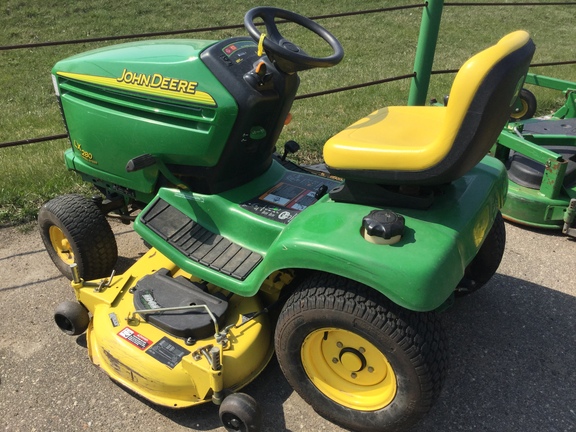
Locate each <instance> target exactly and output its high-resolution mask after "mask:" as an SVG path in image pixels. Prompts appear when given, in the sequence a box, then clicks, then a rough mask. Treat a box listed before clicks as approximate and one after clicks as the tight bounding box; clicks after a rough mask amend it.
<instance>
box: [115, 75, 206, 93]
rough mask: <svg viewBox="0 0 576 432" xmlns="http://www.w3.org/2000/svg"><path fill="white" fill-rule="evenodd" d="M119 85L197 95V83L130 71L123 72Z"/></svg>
mask: <svg viewBox="0 0 576 432" xmlns="http://www.w3.org/2000/svg"><path fill="white" fill-rule="evenodd" d="M116 81H118V82H119V83H126V84H132V85H135V86H139V87H147V88H151V89H162V90H169V91H173V92H178V93H188V94H195V93H196V87H197V86H198V83H197V82H194V81H186V80H182V79H176V78H169V77H165V76H163V75H160V74H157V73H156V74H153V75H147V74H139V73H137V72H131V71H129V70H128V69H124V70H123V71H122V75H121V76H120V77H119V78H118V79H117V80H116Z"/></svg>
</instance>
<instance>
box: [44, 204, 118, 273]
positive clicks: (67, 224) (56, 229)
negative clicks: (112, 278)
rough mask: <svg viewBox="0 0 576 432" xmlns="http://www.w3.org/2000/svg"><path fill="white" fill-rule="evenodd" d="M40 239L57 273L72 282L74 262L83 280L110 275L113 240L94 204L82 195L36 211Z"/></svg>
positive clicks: (115, 253) (114, 252)
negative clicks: (71, 268)
mask: <svg viewBox="0 0 576 432" xmlns="http://www.w3.org/2000/svg"><path fill="white" fill-rule="evenodd" d="M38 226H39V229H40V236H41V237H42V240H43V242H44V246H45V247H46V250H47V252H48V255H50V258H51V259H52V261H53V262H54V264H56V267H58V269H59V270H60V272H61V273H62V274H63V275H64V276H66V277H67V278H68V279H72V271H71V270H70V264H72V263H76V264H77V265H78V271H79V274H80V277H82V278H83V279H84V280H91V279H97V278H101V277H105V276H108V275H110V273H111V272H112V270H113V269H114V265H115V264H116V260H117V259H118V248H117V246H116V238H115V237H114V233H113V232H112V229H111V228H110V224H109V223H108V221H107V220H106V217H105V216H104V215H103V214H102V212H101V211H100V209H99V208H98V206H97V205H96V203H94V202H93V201H91V200H89V199H88V198H85V197H83V196H81V195H76V194H69V195H61V196H59V197H56V198H54V199H52V200H50V201H48V202H47V203H46V204H44V205H43V206H42V207H41V208H40V211H39V212H38Z"/></svg>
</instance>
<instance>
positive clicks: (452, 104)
mask: <svg viewBox="0 0 576 432" xmlns="http://www.w3.org/2000/svg"><path fill="white" fill-rule="evenodd" d="M534 51H535V46H534V43H533V42H532V40H531V39H530V36H529V35H528V33H527V32H525V31H522V30H519V31H516V32H513V33H510V34H508V35H507V36H505V37H503V38H502V39H500V41H499V42H498V43H497V44H496V45H493V46H491V47H489V48H487V49H485V50H483V51H481V52H480V53H478V54H476V55H475V56H473V57H472V58H470V59H469V60H468V61H467V62H466V63H464V65H463V66H462V67H461V68H460V70H459V71H458V74H457V75H456V78H455V79H454V83H453V84H452V88H451V90H450V98H449V101H448V106H447V111H446V119H445V122H444V125H443V127H442V131H441V133H440V135H441V136H440V139H443V140H448V141H447V142H452V143H453V144H452V146H451V149H450V151H449V152H448V154H447V155H446V157H445V158H444V159H443V160H442V161H441V162H440V163H439V164H438V165H436V166H434V167H432V168H430V169H429V170H425V171H423V172H421V173H420V175H418V174H417V173H412V176H413V175H414V174H417V175H416V177H421V180H422V184H441V183H448V182H451V181H453V180H455V179H457V178H458V177H461V176H462V175H464V174H465V173H466V172H467V171H469V170H470V169H471V168H472V167H473V166H474V165H476V164H477V163H478V162H480V160H481V159H482V158H483V157H484V156H485V155H486V154H487V153H488V151H489V150H490V147H491V146H492V145H493V144H494V143H495V142H496V139H497V138H498V135H499V134H500V132H501V131H502V129H503V127H504V126H505V124H506V122H507V121H508V119H509V117H510V114H511V112H512V108H513V105H514V102H515V100H516V98H517V97H518V93H519V92H520V89H521V88H522V85H523V84H524V80H525V78H526V73H527V72H528V67H529V66H530V61H531V60H532V56H533V54H534ZM412 180H414V179H413V178H412ZM411 183H413V181H411Z"/></svg>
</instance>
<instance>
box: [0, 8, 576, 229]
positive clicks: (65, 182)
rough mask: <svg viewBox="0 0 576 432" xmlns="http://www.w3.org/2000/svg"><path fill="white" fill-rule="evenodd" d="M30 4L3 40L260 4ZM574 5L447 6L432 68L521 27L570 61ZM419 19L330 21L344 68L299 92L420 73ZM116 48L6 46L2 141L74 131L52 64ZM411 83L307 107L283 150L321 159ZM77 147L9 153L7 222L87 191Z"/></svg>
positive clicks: (217, 13)
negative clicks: (64, 115)
mask: <svg viewBox="0 0 576 432" xmlns="http://www.w3.org/2000/svg"><path fill="white" fill-rule="evenodd" d="M31 3H33V2H29V1H24V0H6V1H5V2H4V5H3V6H2V8H1V9H0V17H1V18H2V24H3V25H2V26H1V28H0V45H16V44H25V43H33V42H44V41H58V40H72V39H80V38H91V37H102V36H110V35H126V34H132V33H144V32H154V31H169V30H179V29H184V28H200V27H208V26H217V25H228V24H240V23H241V22H242V19H243V15H244V13H245V11H247V10H248V9H249V8H251V7H254V6H257V5H258V3H256V2H254V1H235V2H233V3H232V4H231V3H230V2H228V3H226V7H222V2H217V1H214V0H206V1H203V2H187V3H186V2H184V3H182V2H181V1H176V0H163V1H162V2H142V1H135V0H124V1H123V2H115V1H114V2H113V1H111V0H93V1H92V2H80V3H79V2H77V1H71V0H58V1H56V0H44V1H43V2H34V3H35V4H31ZM414 3H416V2H414ZM266 4H267V5H272V6H274V5H276V6H279V7H283V8H285V9H289V10H294V11H296V12H299V13H301V14H304V15H308V16H314V15H324V14H327V13H338V12H346V11H355V10H361V9H362V10H365V9H374V8H380V7H383V6H386V7H388V6H394V5H404V4H413V2H411V1H409V0H403V1H400V0H391V1H388V2H386V3H385V4H384V5H383V3H382V2H381V1H376V0H368V1H363V2H361V3H358V2H355V1H352V0H343V1H340V2H337V3H335V2H333V1H327V0H316V1H314V2H306V3H304V2H297V1H296V0H284V1H278V0H270V1H267V2H266ZM566 8H571V9H570V11H572V9H574V10H576V7H573V6H548V7H542V6H525V7H515V8H512V7H506V6H499V7H445V9H444V15H443V21H442V26H441V32H440V39H439V41H438V48H437V51H436V59H435V64H434V68H435V69H452V68H457V67H459V66H460V65H461V64H462V63H463V62H464V61H465V60H466V59H467V58H468V57H469V56H470V55H472V54H473V53H474V52H477V51H479V50H480V49H482V48H484V47H486V46H488V45H490V44H492V43H494V42H495V41H496V40H497V39H498V38H499V37H501V36H503V35H504V34H505V33H507V32H509V31H512V30H515V29H518V28H523V29H526V30H528V31H529V32H530V33H531V34H532V36H533V39H534V40H535V42H536V44H537V53H536V55H535V58H534V62H536V63H538V62H549V61H562V60H572V58H567V57H566V56H567V55H568V56H569V55H570V54H569V53H570V51H567V50H566V49H565V45H566V43H563V42H560V43H559V42H558V41H567V40H568V41H569V40H571V39H572V38H571V36H572V34H571V32H572V25H571V22H570V20H566V19H565V17H566V14H567V11H566ZM420 19H421V10H420V9H409V10H401V11H394V12H389V13H375V14H370V15H359V16H352V17H339V18H333V19H323V20H321V21H320V24H322V25H323V26H325V27H327V28H328V29H329V30H330V31H331V32H332V33H334V34H335V35H336V36H337V37H338V38H339V40H340V41H341V42H342V44H343V45H344V48H345V51H346V56H345V58H344V60H343V61H342V63H341V64H340V65H338V66H337V67H334V68H331V69H325V70H324V69H323V70H319V69H316V70H312V71H307V72H303V73H301V87H300V90H299V94H306V93H310V92H315V91H319V90H325V89H330V88H335V87H340V86H346V85H351V84H358V83H362V82H367V81H372V80H378V79H382V78H386V77H391V76H396V75H402V74H406V73H410V72H411V70H412V63H413V58H414V53H415V49H416V40H417V35H418V28H419V24H420ZM282 31H284V32H286V34H288V35H289V37H290V38H293V39H294V40H295V41H296V42H297V43H299V44H301V45H302V46H304V47H306V48H309V47H311V48H310V49H311V50H312V51H313V52H314V50H315V49H320V47H317V46H316V45H314V44H313V42H314V40H313V39H310V37H309V36H308V35H306V34H303V33H302V32H299V31H298V29H295V28H292V27H289V26H283V27H282ZM245 34H246V32H245V31H244V30H227V31H218V32H204V33H195V34H192V35H185V36H182V37H186V38H198V39H222V38H225V37H229V36H237V35H245ZM112 43H118V42H112ZM112 43H105V42H99V43H83V44H79V45H65V46H54V47H43V48H35V49H19V50H12V51H0V60H1V61H0V87H1V88H2V89H3V92H2V97H1V99H0V103H1V104H2V106H3V112H4V115H3V116H0V142H6V141H12V140H19V139H25V138H35V137H40V136H47V135H52V134H59V133H62V132H64V126H63V123H62V119H61V116H60V112H59V109H58V107H57V104H56V98H55V97H54V94H53V89H52V83H51V80H50V70H51V67H52V66H53V65H54V64H55V63H56V62H57V61H58V60H59V59H62V58H65V57H68V56H70V55H73V54H76V53H79V52H83V51H86V50H88V49H93V48H98V47H100V46H105V45H110V44H112ZM533 72H537V73H542V74H548V75H551V76H555V77H558V78H563V79H568V80H573V81H576V71H575V68H574V66H561V67H547V68H539V69H534V70H533ZM452 79H453V76H452V75H435V76H433V78H432V82H431V87H430V91H429V96H430V97H437V98H438V99H441V98H442V96H443V95H444V94H447V93H448V91H449V88H450V83H451V80H452ZM408 88H409V81H408V80H405V81H398V82H393V83H388V84H382V85H378V86H374V87H369V88H364V89H358V90H353V91H348V92H343V93H338V94H333V95H327V96H321V97H316V98H311V99H303V100H299V101H297V102H295V104H294V107H293V110H292V113H293V117H294V120H293V122H292V123H291V124H290V125H289V126H287V127H286V128H285V130H284V132H283V134H282V136H281V137H280V141H279V143H280V144H281V143H282V142H284V141H286V140H288V139H295V140H296V141H298V142H299V143H300V144H301V146H302V150H301V151H300V152H299V153H298V155H297V159H298V160H299V161H301V162H306V163H310V162H316V161H319V160H320V159H321V149H322V145H323V143H324V142H325V140H326V139H327V138H328V137H329V136H331V135H333V134H334V133H336V132H337V131H339V130H340V129H342V128H343V127H345V126H347V125H348V124H350V123H351V122H353V121H355V120H357V119H358V118H360V117H362V116H364V115H366V114H367V113H369V112H371V111H372V110H374V109H376V108H379V107H382V106H385V105H398V104H405V103H406V99H407V94H408ZM532 90H533V91H534V92H535V93H536V96H537V98H538V102H539V106H540V108H541V113H545V112H547V111H550V110H553V109H555V108H556V107H557V106H559V104H561V103H562V99H561V95H558V94H554V93H553V92H546V91H543V92H540V91H539V89H532ZM68 145H69V144H68V143H67V142H66V140H59V141H53V142H45V143H39V144H30V145H26V146H21V147H17V148H4V149H1V148H0V166H2V170H1V171H0V225H2V224H14V223H23V222H26V221H31V220H33V219H34V218H35V215H36V212H37V209H38V207H39V206H40V205H41V203H42V202H44V201H46V200H48V199H50V198H52V197H53V196H56V195H59V194H62V193H68V192H72V191H74V192H78V191H80V192H83V193H89V191H88V190H89V188H88V187H87V186H86V185H83V184H82V183H81V182H80V180H79V179H78V178H77V177H76V176H75V175H74V174H72V173H69V172H66V170H65V167H64V163H63V159H62V153H63V151H64V149H66V148H67V147H68Z"/></svg>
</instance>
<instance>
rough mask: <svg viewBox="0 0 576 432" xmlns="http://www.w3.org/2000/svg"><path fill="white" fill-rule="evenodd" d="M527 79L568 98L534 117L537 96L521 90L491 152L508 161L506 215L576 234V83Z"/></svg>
mask: <svg viewBox="0 0 576 432" xmlns="http://www.w3.org/2000/svg"><path fill="white" fill-rule="evenodd" d="M526 83H528V84H533V85H535V86H537V87H541V88H549V89H553V90H557V91H561V92H562V93H563V94H564V96H565V102H564V104H563V105H562V107H560V109H558V110H557V111H556V112H554V113H552V114H551V115H548V116H545V117H540V118H534V117H533V116H534V113H535V112H536V97H535V96H534V94H533V93H532V92H531V91H529V90H527V89H522V91H521V92H520V97H519V100H518V102H517V105H516V107H515V110H514V111H513V113H512V118H511V122H510V123H509V124H508V125H507V127H506V128H505V129H504V130H503V131H502V133H501V134H500V136H499V138H498V143H497V145H496V146H495V147H494V148H493V149H492V154H493V155H494V156H495V157H497V158H498V159H500V160H501V161H502V162H504V163H505V164H506V168H507V170H508V178H509V186H508V198H507V200H506V204H505V206H504V208H503V209H502V213H503V215H504V217H505V218H507V219H509V220H511V221H513V222H517V223H520V224H523V225H528V226H531V227H535V228H544V229H556V230H562V232H563V233H564V234H567V235H569V236H571V237H576V227H575V226H574V221H575V217H576V83H573V82H569V81H564V80H559V79H555V78H550V77H546V76H542V75H534V74H528V76H527V78H526Z"/></svg>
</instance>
